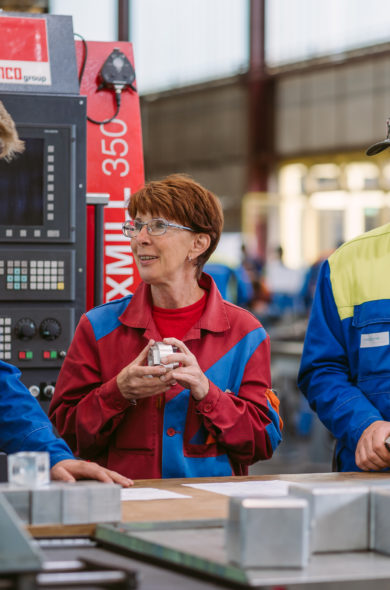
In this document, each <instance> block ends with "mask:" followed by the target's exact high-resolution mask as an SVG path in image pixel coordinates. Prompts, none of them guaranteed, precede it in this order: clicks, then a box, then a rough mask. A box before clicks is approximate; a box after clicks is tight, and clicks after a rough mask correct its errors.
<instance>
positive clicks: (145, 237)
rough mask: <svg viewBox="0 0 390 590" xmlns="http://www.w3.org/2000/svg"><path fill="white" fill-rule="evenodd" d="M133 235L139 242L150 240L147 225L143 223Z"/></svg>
mask: <svg viewBox="0 0 390 590" xmlns="http://www.w3.org/2000/svg"><path fill="white" fill-rule="evenodd" d="M135 237H136V239H137V240H139V241H140V242H150V234H149V233H148V230H147V226H146V225H143V226H142V228H141V231H140V232H139V234H138V235H136V236H135Z"/></svg>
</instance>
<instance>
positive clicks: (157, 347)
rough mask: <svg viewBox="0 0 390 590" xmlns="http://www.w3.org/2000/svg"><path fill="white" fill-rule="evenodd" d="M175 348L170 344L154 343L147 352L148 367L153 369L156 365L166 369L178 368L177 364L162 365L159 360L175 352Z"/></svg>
mask: <svg viewBox="0 0 390 590" xmlns="http://www.w3.org/2000/svg"><path fill="white" fill-rule="evenodd" d="M177 350H178V349H177V347H176V346H172V345H171V344H165V342H155V343H154V344H153V345H152V346H151V347H150V349H149V352H148V365H149V367H155V366H157V365H162V366H164V367H166V368H167V369H169V370H171V369H176V368H177V367H178V366H179V363H170V364H164V363H162V362H161V359H162V358H164V357H166V356H168V355H170V354H173V353H174V352H177Z"/></svg>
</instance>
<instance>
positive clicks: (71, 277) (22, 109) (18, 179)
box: [0, 92, 86, 409]
mask: <svg viewBox="0 0 390 590" xmlns="http://www.w3.org/2000/svg"><path fill="white" fill-rule="evenodd" d="M0 100H1V101H2V102H3V104H4V106H5V108H6V110H7V111H8V112H9V113H10V115H11V117H12V118H13V120H14V122H15V125H16V128H17V131H18V134H19V137H20V139H22V140H23V141H24V142H25V150H24V152H23V153H21V154H18V155H17V156H16V157H15V158H13V159H12V160H11V161H9V162H8V161H5V160H0V196H1V198H0V359H1V360H3V361H6V362H9V363H11V364H13V365H15V366H17V367H18V368H19V369H20V371H21V380H22V381H23V383H24V384H25V385H26V386H27V388H28V389H29V390H30V392H31V393H32V394H33V395H34V396H36V397H38V398H39V401H40V402H41V403H42V406H43V407H44V409H45V403H46V402H47V400H48V399H49V398H50V396H51V395H52V394H53V392H54V387H55V383H56V380H57V378H58V373H59V370H60V368H61V366H62V363H63V360H64V358H65V356H66V354H67V351H68V348H69V345H70V343H71V341H72V338H73V334H74V330H75V327H76V324H77V322H78V320H79V318H80V316H81V314H82V313H83V312H84V311H85V276H86V273H85V270H86V269H85V265H86V252H85V250H86V244H85V236H86V200H85V182H86V149H85V148H86V101H85V98H84V97H81V96H78V95H70V94H69V95H65V94H64V95H59V94H52V95H51V94H41V95H34V94H29V93H16V92H15V93H11V92H8V93H7V92H5V93H2V94H0Z"/></svg>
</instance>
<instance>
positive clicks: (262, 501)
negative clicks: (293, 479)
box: [225, 497, 309, 568]
mask: <svg viewBox="0 0 390 590" xmlns="http://www.w3.org/2000/svg"><path fill="white" fill-rule="evenodd" d="M225 541H226V552H227V557H228V560H229V561H230V562H232V563H236V564H238V565H240V566H241V567H244V568H249V567H250V568H260V567H261V568H264V567H270V568H275V567H281V568H283V567H285V568H302V567H305V566H306V565H307V563H308V559H309V507H308V502H307V501H306V500H303V499H300V498H290V497H280V498H238V497H236V498H234V497H233V498H230V501H229V516H228V519H227V521H226V525H225Z"/></svg>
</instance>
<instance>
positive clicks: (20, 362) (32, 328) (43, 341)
mask: <svg viewBox="0 0 390 590" xmlns="http://www.w3.org/2000/svg"><path fill="white" fill-rule="evenodd" d="M74 328H75V317H74V310H73V309H72V308H69V309H67V308H65V309H64V308H55V307H50V308H48V309H41V310H39V311H38V310H34V313H31V308H29V307H24V306H20V307H15V308H14V309H10V310H9V312H8V313H4V312H0V360H3V361H7V362H9V363H12V364H14V365H16V366H18V367H19V368H20V369H21V371H23V369H24V368H29V367H30V366H32V365H33V366H34V367H42V368H48V367H50V368H54V367H61V364H62V361H63V360H64V358H65V356H66V351H67V349H68V346H69V342H70V340H71V339H72V336H73V332H74Z"/></svg>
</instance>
